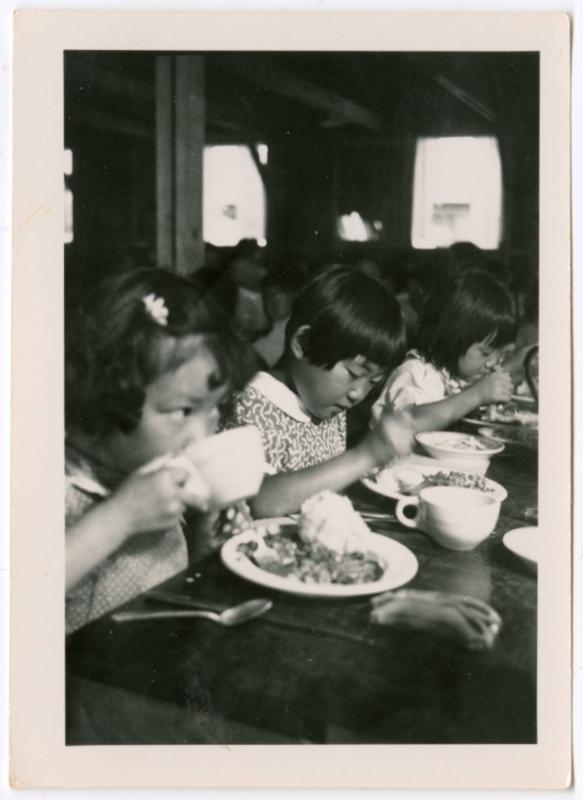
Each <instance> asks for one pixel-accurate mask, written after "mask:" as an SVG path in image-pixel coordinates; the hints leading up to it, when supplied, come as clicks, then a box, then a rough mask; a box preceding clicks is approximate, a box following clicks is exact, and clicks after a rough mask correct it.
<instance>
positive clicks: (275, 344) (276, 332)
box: [253, 269, 304, 369]
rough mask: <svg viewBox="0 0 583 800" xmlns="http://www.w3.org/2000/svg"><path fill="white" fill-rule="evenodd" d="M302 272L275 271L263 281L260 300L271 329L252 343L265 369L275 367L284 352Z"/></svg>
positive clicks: (300, 284)
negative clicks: (261, 299)
mask: <svg viewBox="0 0 583 800" xmlns="http://www.w3.org/2000/svg"><path fill="white" fill-rule="evenodd" d="M302 273H303V270H301V269H300V270H298V272H297V273H294V272H291V271H287V270H286V271H284V270H283V269H282V270H278V272H276V273H275V274H273V275H270V276H269V277H268V278H267V279H266V281H265V283H264V284H263V303H264V306H265V312H266V314H267V317H268V319H269V321H270V324H271V328H270V330H269V331H268V332H267V333H266V334H265V335H264V336H262V337H261V338H260V339H256V340H255V341H254V342H253V349H254V350H255V352H256V353H257V355H258V356H259V358H260V359H261V361H262V362H263V364H264V365H265V367H267V369H271V368H272V367H274V366H275V364H277V362H278V361H279V359H280V358H281V357H282V355H283V352H284V349H285V329H286V326H287V322H288V320H289V318H290V315H291V309H292V303H293V301H294V298H295V297H296V295H297V294H298V292H299V291H300V289H301V288H302V285H303V282H304V281H303V274H302Z"/></svg>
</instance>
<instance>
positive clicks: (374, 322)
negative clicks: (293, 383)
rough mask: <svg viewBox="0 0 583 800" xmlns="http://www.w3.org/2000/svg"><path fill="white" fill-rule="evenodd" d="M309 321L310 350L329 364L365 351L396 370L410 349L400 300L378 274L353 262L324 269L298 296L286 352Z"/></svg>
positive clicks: (312, 357)
mask: <svg viewBox="0 0 583 800" xmlns="http://www.w3.org/2000/svg"><path fill="white" fill-rule="evenodd" d="M303 325H309V326H310V329H309V331H306V334H305V335H304V337H303V339H302V346H303V350H304V355H305V356H306V358H307V359H308V361H309V362H310V363H311V364H314V365H316V366H321V367H325V368H326V369H331V368H332V367H333V366H334V365H335V364H337V363H338V362H339V361H342V360H343V359H347V358H354V357H356V356H358V355H360V356H364V357H365V358H366V359H367V360H368V361H371V362H373V363H375V364H378V365H379V366H382V367H385V368H386V369H387V370H390V369H392V368H393V367H394V366H396V365H397V364H398V363H399V361H400V360H401V359H402V358H403V355H404V353H405V349H406V332H405V324H404V321H403V316H402V314H401V308H400V306H399V303H398V301H397V299H396V298H395V297H394V295H392V294H391V292H389V291H388V290H387V289H386V288H385V287H384V286H383V285H382V284H381V283H379V282H378V281H376V280H375V279H374V278H370V277H369V276H368V275H364V274H363V273H362V272H359V271H358V270H356V269H353V268H351V267H345V266H334V267H330V268H328V269H326V270H324V271H323V272H321V273H319V274H317V275H315V276H314V277H313V278H312V280H311V281H310V282H309V283H308V284H307V285H306V286H305V287H304V289H303V290H302V291H301V292H300V294H299V295H298V296H297V297H296V298H295V300H294V303H293V306H292V313H291V316H290V319H289V322H288V324H287V327H286V336H285V338H286V353H289V345H290V341H291V338H292V336H293V335H294V333H295V332H296V331H297V330H298V328H301V327H302V326H303Z"/></svg>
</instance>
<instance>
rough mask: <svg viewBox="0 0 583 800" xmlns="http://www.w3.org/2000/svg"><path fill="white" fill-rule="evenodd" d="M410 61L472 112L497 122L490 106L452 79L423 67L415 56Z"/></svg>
mask: <svg viewBox="0 0 583 800" xmlns="http://www.w3.org/2000/svg"><path fill="white" fill-rule="evenodd" d="M408 60H409V63H410V64H411V65H412V66H413V68H414V69H415V70H416V71H417V72H420V73H421V74H423V75H425V77H426V78H429V80H430V81H432V83H435V84H437V85H438V86H440V87H441V88H442V89H445V91H446V92H448V94H450V95H452V97H455V99H456V100H459V102H460V103H463V104H464V105H465V106H467V107H468V108H471V109H472V111H475V113H476V114H479V115H480V116H481V117H483V118H484V119H487V120H488V122H491V123H494V122H496V119H497V115H496V112H495V111H493V110H492V109H491V108H490V106H488V105H486V103H483V102H482V101H481V100H478V98H477V97H475V96H474V95H472V94H470V92H467V91H466V90H465V89H462V87H461V86H458V84H457V83H454V81H452V80H450V78H447V77H446V76H445V75H442V74H441V73H439V72H434V71H433V70H430V69H427V68H426V67H423V66H421V65H420V64H419V62H418V61H416V60H415V56H409V57H408Z"/></svg>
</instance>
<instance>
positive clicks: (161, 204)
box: [156, 56, 174, 269]
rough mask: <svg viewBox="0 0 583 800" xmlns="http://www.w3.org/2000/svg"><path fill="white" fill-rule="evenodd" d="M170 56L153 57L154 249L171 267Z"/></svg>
mask: <svg viewBox="0 0 583 800" xmlns="http://www.w3.org/2000/svg"><path fill="white" fill-rule="evenodd" d="M172 66H173V65H172V57H171V56H158V58H157V59H156V253H157V260H158V266H159V267H165V268H166V269H172V268H174V192H173V188H172V187H173V174H174V166H173V162H174V158H173V151H174V145H173V141H174V134H173V131H174V123H173V117H174V115H173V111H172V107H173V106H172V100H173V96H174V86H173V84H174V80H173V68H172Z"/></svg>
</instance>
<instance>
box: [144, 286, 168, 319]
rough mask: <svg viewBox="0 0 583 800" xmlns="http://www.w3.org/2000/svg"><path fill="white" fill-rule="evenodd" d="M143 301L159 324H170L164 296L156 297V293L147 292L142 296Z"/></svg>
mask: <svg viewBox="0 0 583 800" xmlns="http://www.w3.org/2000/svg"><path fill="white" fill-rule="evenodd" d="M142 302H143V303H144V306H145V307H146V311H147V312H148V314H149V315H150V317H151V318H152V319H153V320H154V322H155V323H157V324H158V325H163V326H164V327H166V325H168V309H167V308H166V303H165V302H164V298H163V297H156V295H155V294H147V295H146V296H145V297H142Z"/></svg>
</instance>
